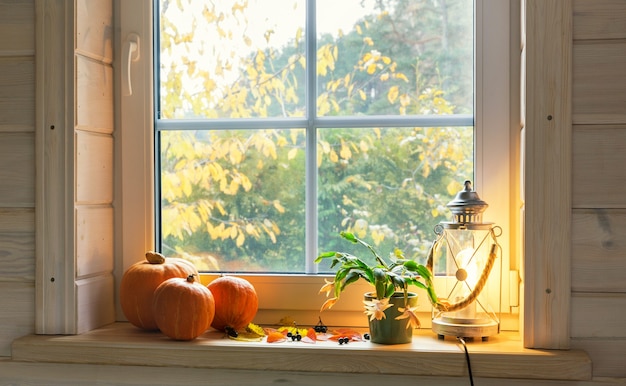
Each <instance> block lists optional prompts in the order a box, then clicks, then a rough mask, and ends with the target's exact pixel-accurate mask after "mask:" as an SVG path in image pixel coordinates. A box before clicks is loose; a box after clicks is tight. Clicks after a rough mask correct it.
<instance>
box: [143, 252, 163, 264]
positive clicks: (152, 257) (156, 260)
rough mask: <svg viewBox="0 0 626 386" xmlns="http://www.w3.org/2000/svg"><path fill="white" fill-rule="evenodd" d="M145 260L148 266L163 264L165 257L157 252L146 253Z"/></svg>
mask: <svg viewBox="0 0 626 386" xmlns="http://www.w3.org/2000/svg"><path fill="white" fill-rule="evenodd" d="M146 260H148V263H150V264H163V263H165V256H163V255H162V254H160V253H159V252H154V251H148V252H146Z"/></svg>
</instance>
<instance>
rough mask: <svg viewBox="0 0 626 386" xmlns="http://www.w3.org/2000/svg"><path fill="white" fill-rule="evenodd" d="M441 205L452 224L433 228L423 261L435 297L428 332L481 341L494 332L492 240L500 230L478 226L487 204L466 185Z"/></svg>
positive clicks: (496, 271) (497, 279)
mask: <svg viewBox="0 0 626 386" xmlns="http://www.w3.org/2000/svg"><path fill="white" fill-rule="evenodd" d="M447 206H448V208H450V210H451V212H452V214H453V217H454V219H453V221H452V222H442V223H439V224H437V226H435V233H436V234H437V238H436V240H435V241H434V243H433V246H432V248H431V251H430V253H429V256H428V262H427V268H428V269H430V271H431V272H432V273H433V276H434V277H435V281H434V286H435V292H436V294H437V295H438V296H441V297H439V298H438V301H437V302H436V303H433V320H432V330H433V332H435V333H437V334H438V337H439V338H440V339H443V338H444V337H445V336H454V337H462V338H477V337H480V338H482V339H483V340H486V339H487V338H488V337H489V336H492V335H496V334H498V333H499V332H500V303H501V299H500V292H501V291H500V289H501V279H502V262H501V259H499V258H498V257H499V255H500V254H501V247H500V245H499V244H498V241H497V237H498V236H500V234H501V233H502V229H501V228H500V227H498V226H494V224H493V223H483V222H482V213H483V212H484V211H485V209H487V206H488V205H487V203H486V202H485V201H483V200H481V199H480V198H479V197H478V194H477V193H476V192H475V191H474V190H472V183H471V182H470V181H465V188H464V189H463V190H461V191H460V192H459V193H458V194H457V195H456V197H455V198H454V199H453V200H452V201H450V202H449V203H448V205H447Z"/></svg>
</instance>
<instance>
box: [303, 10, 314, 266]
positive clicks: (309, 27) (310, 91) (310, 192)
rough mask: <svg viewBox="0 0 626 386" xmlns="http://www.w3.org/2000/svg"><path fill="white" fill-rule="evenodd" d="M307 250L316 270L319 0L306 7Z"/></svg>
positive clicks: (309, 264) (308, 263)
mask: <svg viewBox="0 0 626 386" xmlns="http://www.w3.org/2000/svg"><path fill="white" fill-rule="evenodd" d="M305 31H306V111H307V127H306V169H305V170H306V196H305V197H306V200H305V203H306V209H305V210H306V230H305V234H306V241H305V243H306V249H305V251H306V254H305V259H306V260H305V272H306V273H315V272H316V269H317V267H316V266H315V264H314V260H315V256H317V127H316V126H315V123H316V118H317V103H316V99H317V73H316V64H317V28H316V4H315V0H308V1H307V8H306V28H305Z"/></svg>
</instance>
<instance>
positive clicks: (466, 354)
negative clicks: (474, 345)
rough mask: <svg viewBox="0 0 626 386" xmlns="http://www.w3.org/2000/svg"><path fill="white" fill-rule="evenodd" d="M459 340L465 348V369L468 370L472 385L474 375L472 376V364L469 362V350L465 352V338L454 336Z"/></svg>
mask: <svg viewBox="0 0 626 386" xmlns="http://www.w3.org/2000/svg"><path fill="white" fill-rule="evenodd" d="M456 338H457V339H458V340H459V342H461V344H462V345H463V348H464V349H465V359H466V360H467V371H468V372H469V379H470V385H472V386H474V377H473V376H472V365H471V364H470V357H469V352H467V346H466V345H465V339H463V338H461V337H460V336H457V337H456Z"/></svg>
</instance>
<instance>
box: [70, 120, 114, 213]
mask: <svg viewBox="0 0 626 386" xmlns="http://www.w3.org/2000/svg"><path fill="white" fill-rule="evenodd" d="M75 163H76V164H75V167H76V204H77V205H86V204H110V203H112V202H113V137H112V136H110V135H102V134H93V133H90V132H86V131H77V132H76V160H75Z"/></svg>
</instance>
